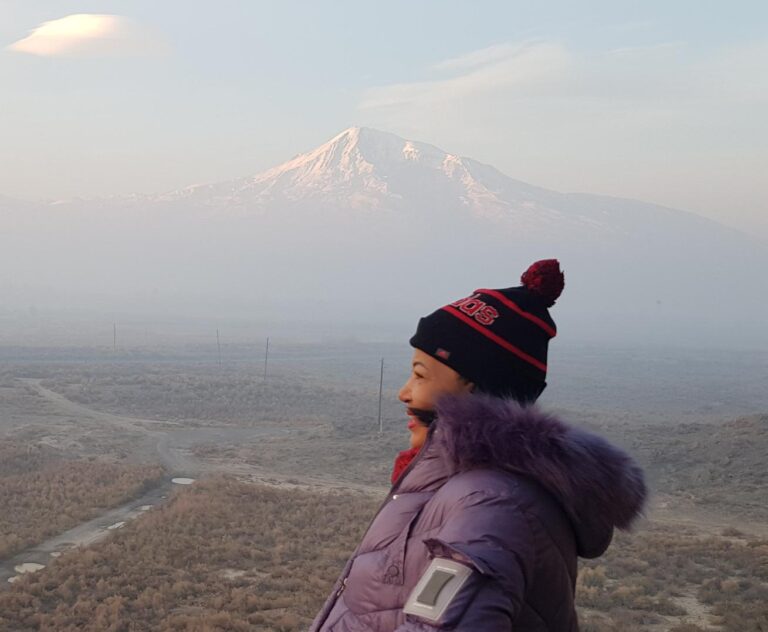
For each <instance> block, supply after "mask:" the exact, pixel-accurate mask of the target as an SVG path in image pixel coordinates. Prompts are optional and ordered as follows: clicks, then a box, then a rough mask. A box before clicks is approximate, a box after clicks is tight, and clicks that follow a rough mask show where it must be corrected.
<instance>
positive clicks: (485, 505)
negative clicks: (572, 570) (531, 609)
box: [396, 491, 536, 632]
mask: <svg viewBox="0 0 768 632" xmlns="http://www.w3.org/2000/svg"><path fill="white" fill-rule="evenodd" d="M425 544H426V546H427V548H428V549H429V551H430V555H431V556H432V557H433V558H443V559H449V560H453V561H454V562H460V563H462V564H464V565H466V566H468V567H469V568H470V569H471V570H472V573H471V575H470V576H469V579H468V580H467V581H465V582H464V583H463V584H462V586H461V588H459V590H458V592H457V593H456V594H455V595H454V596H453V597H452V599H451V600H450V603H449V605H448V606H447V608H446V609H445V610H444V611H443V612H442V613H441V614H440V616H439V617H438V618H437V619H435V618H432V617H430V616H420V615H417V614H407V615H406V621H405V623H403V624H402V625H401V626H400V627H398V628H397V630H396V632H427V631H434V630H436V629H452V630H457V631H459V632H470V631H474V632H476V631H477V630H483V631H485V632H512V629H513V628H512V622H513V621H514V620H515V619H516V617H517V615H518V613H519V612H520V608H521V606H522V603H523V601H524V596H525V592H526V587H527V586H528V585H529V583H530V578H531V577H532V574H533V567H534V562H535V560H534V557H535V550H536V549H535V544H534V538H533V532H532V528H531V525H530V523H529V519H528V516H527V515H526V514H525V512H524V511H523V510H522V509H521V508H520V507H519V505H518V504H517V502H516V500H515V499H514V498H512V497H510V496H499V495H498V494H493V493H489V492H486V491H474V492H471V493H470V494H468V495H466V496H464V497H462V498H461V499H460V500H459V501H458V502H456V503H455V504H454V505H453V506H452V507H451V509H450V510H449V513H448V515H447V516H446V519H445V521H444V522H443V526H442V527H441V529H440V530H439V531H438V532H437V533H436V534H435V535H434V536H433V537H431V538H429V539H428V540H425Z"/></svg>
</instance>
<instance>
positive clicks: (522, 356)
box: [442, 305, 547, 373]
mask: <svg viewBox="0 0 768 632" xmlns="http://www.w3.org/2000/svg"><path fill="white" fill-rule="evenodd" d="M442 309H444V310H445V311H446V312H448V313H449V314H450V315H451V316H455V317H456V318H458V319H459V320H461V321H463V322H465V323H466V324H467V325H469V326H470V327H472V328H473V329H475V330H477V331H479V332H480V333H481V334H483V335H484V336H485V337H486V338H488V339H489V340H492V341H493V342H495V343H496V344H497V345H499V346H500V347H503V348H504V349H506V350H507V351H509V352H511V353H514V354H515V355H516V356H517V357H518V358H520V359H521V360H525V361H526V362H528V363H529V364H532V365H533V366H535V367H536V368H537V369H539V370H540V371H544V373H546V372H547V365H546V364H544V363H543V362H541V361H539V360H537V359H536V358H534V357H533V356H531V355H528V354H527V353H526V352H525V351H521V350H520V349H518V348H517V347H516V346H515V345H513V344H511V343H509V342H507V341H506V340H504V338H501V337H499V336H497V335H496V334H494V333H493V332H491V331H488V330H487V329H486V328H485V327H483V326H482V325H481V324H480V323H478V322H477V321H476V320H474V319H473V318H470V317H469V316H467V315H465V314H462V313H461V312H460V311H458V310H456V308H455V307H452V306H450V305H446V306H445V307H443V308H442Z"/></svg>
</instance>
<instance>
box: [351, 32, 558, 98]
mask: <svg viewBox="0 0 768 632" xmlns="http://www.w3.org/2000/svg"><path fill="white" fill-rule="evenodd" d="M572 67H573V58H572V56H571V55H570V54H569V52H568V51H566V50H565V48H563V47H562V46H560V45H559V44H555V43H548V42H524V43H522V44H501V45H498V46H491V47H489V48H484V49H481V50H478V51H474V52H471V53H468V54H466V55H463V56H461V57H456V58H453V59H448V60H445V61H443V62H441V63H439V64H437V65H436V66H434V67H433V70H435V71H452V72H453V74H454V76H453V77H450V78H447V79H435V80H431V81H422V82H414V83H405V84H394V85H388V86H380V87H375V88H370V89H369V90H367V91H366V93H365V94H364V96H363V100H362V103H361V104H360V107H361V108H362V109H376V108H382V107H386V108H389V107H392V106H395V105H413V104H429V103H445V102H446V101H450V100H456V99H465V98H470V99H473V98H476V97H477V96H478V95H480V94H483V93H493V92H498V91H500V90H508V91H513V92H515V93H516V94H518V95H522V94H525V93H530V92H540V91H542V90H544V91H546V90H549V89H550V88H551V86H553V85H561V84H562V82H563V81H567V80H568V78H569V75H570V73H571V71H572Z"/></svg>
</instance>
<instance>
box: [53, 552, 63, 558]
mask: <svg viewBox="0 0 768 632" xmlns="http://www.w3.org/2000/svg"><path fill="white" fill-rule="evenodd" d="M51 557H61V551H51Z"/></svg>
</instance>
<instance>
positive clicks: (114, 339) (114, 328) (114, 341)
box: [112, 323, 117, 352]
mask: <svg viewBox="0 0 768 632" xmlns="http://www.w3.org/2000/svg"><path fill="white" fill-rule="evenodd" d="M112 351H114V352H117V323H112Z"/></svg>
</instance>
